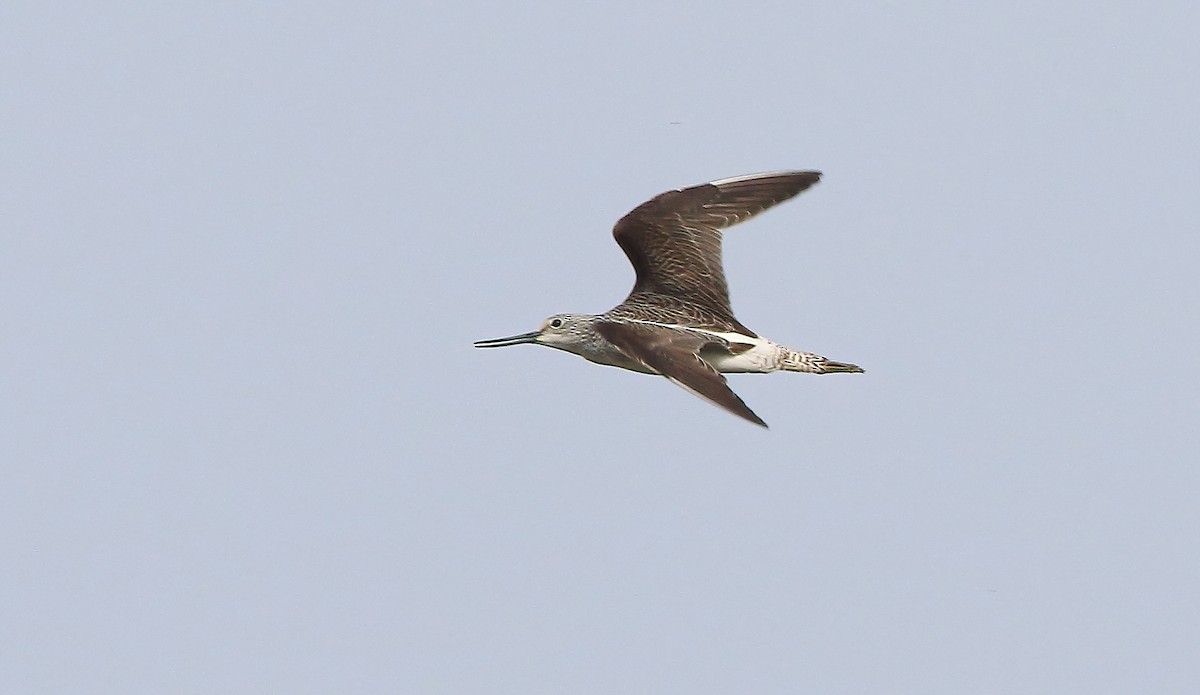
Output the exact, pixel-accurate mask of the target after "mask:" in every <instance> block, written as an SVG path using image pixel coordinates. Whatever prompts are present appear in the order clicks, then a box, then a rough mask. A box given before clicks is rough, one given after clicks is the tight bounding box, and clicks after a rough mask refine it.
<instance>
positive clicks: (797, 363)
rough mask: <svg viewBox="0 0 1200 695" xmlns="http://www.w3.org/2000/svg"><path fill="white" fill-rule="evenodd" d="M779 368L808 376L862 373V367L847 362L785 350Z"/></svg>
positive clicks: (810, 353)
mask: <svg viewBox="0 0 1200 695" xmlns="http://www.w3.org/2000/svg"><path fill="white" fill-rule="evenodd" d="M779 368H780V369H782V370H783V371H785V372H806V373H808V374H833V373H834V372H861V371H862V367H859V366H858V365H857V364H847V363H846V362H834V361H833V360H831V359H829V358H827V357H822V356H820V355H818V354H815V353H812V352H799V351H797V350H790V349H787V348H784V350H783V354H782V355H781V356H780V360H779Z"/></svg>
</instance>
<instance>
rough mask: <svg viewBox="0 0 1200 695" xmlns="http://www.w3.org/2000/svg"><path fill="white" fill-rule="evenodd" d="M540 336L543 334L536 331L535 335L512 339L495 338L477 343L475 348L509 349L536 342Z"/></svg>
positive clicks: (528, 334)
mask: <svg viewBox="0 0 1200 695" xmlns="http://www.w3.org/2000/svg"><path fill="white" fill-rule="evenodd" d="M539 335H541V333H540V332H539V331H534V332H533V333H522V334H521V335H514V336H512V337H510V338H493V339H492V340H480V341H479V342H477V343H475V347H477V348H489V347H508V346H509V345H520V344H521V343H532V342H534V341H535V340H537V337H538V336H539Z"/></svg>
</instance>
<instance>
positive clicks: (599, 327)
mask: <svg viewBox="0 0 1200 695" xmlns="http://www.w3.org/2000/svg"><path fill="white" fill-rule="evenodd" d="M594 327H595V329H596V331H597V332H599V333H600V335H601V336H602V337H603V338H604V339H606V340H608V341H609V342H610V343H612V344H613V345H616V346H617V348H619V349H620V350H621V352H624V353H625V354H626V355H628V356H629V357H630V358H632V359H634V360H637V361H638V362H640V363H641V364H643V365H645V366H646V367H649V368H650V369H652V370H654V371H656V372H658V373H659V374H662V375H663V376H665V377H667V378H668V379H670V380H671V381H672V382H674V383H676V384H678V385H679V386H682V387H683V388H685V389H687V390H688V391H691V392H692V393H693V394H695V395H697V396H699V397H701V398H703V399H704V400H706V401H708V402H709V403H712V404H714V405H718V406H720V407H722V408H724V409H725V410H728V411H729V412H731V413H733V414H734V415H737V416H738V417H741V418H745V419H746V420H749V421H750V422H753V423H754V424H756V425H762V426H763V427H766V426H767V423H765V422H763V421H762V418H760V417H759V416H757V415H755V414H754V411H753V410H750V408H749V406H747V405H746V404H745V402H743V401H742V399H741V398H739V397H738V395H737V394H736V393H734V392H733V389H731V388H729V385H728V384H727V383H726V381H725V376H724V375H722V374H721V373H720V372H718V371H717V370H715V369H713V368H712V367H711V366H710V365H709V364H708V363H707V362H705V361H704V360H703V359H701V358H700V355H699V352H700V348H702V347H704V346H705V345H707V344H709V343H712V342H713V340H712V339H711V338H707V337H704V336H700V335H697V334H695V333H689V332H687V331H680V330H673V329H670V328H662V327H659V326H653V325H638V324H631V323H623V322H619V321H597V322H596V323H595V324H594Z"/></svg>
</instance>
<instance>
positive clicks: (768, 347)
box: [700, 331, 781, 374]
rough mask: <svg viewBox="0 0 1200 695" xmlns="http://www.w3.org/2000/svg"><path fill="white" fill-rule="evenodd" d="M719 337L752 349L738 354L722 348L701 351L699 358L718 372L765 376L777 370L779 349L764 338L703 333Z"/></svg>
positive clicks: (734, 334)
mask: <svg viewBox="0 0 1200 695" xmlns="http://www.w3.org/2000/svg"><path fill="white" fill-rule="evenodd" d="M705 333H712V334H713V335H716V336H720V337H721V338H724V339H726V340H728V341H729V342H731V343H735V344H742V345H746V344H750V345H753V346H754V347H752V348H750V349H749V350H746V351H745V352H742V353H738V354H730V353H729V352H726V351H725V350H724V349H723V348H721V349H718V348H713V349H709V350H703V351H701V353H700V356H701V357H703V358H704V361H705V362H708V363H709V364H711V365H712V366H713V369H716V370H717V371H718V372H724V373H725V374H738V373H756V374H765V373H767V372H774V371H776V370H778V369H779V353H780V351H781V348H780V347H779V346H778V345H776V344H775V343H772V342H771V341H769V340H767V339H766V338H747V337H746V336H744V335H738V334H737V333H720V332H717V331H705Z"/></svg>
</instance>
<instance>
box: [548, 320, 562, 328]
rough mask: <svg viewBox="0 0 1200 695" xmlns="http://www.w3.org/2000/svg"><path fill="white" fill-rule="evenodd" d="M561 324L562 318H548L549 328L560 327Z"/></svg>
mask: <svg viewBox="0 0 1200 695" xmlns="http://www.w3.org/2000/svg"><path fill="white" fill-rule="evenodd" d="M562 325H563V320H562V319H550V327H551V328H562Z"/></svg>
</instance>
